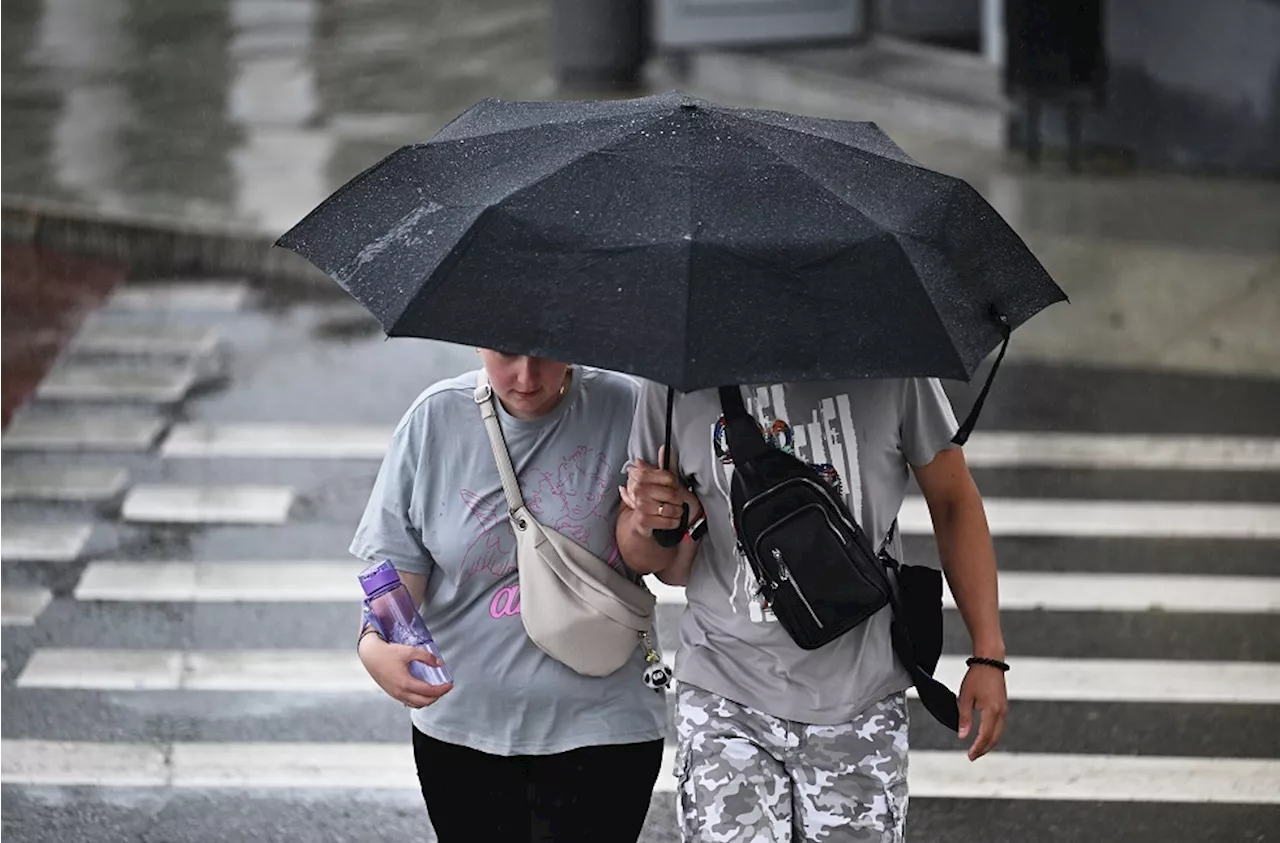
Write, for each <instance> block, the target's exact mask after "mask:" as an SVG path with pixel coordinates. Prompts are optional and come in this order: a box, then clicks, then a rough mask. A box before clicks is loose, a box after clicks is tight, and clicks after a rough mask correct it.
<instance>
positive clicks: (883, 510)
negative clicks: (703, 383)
mask: <svg viewBox="0 0 1280 843" xmlns="http://www.w3.org/2000/svg"><path fill="white" fill-rule="evenodd" d="M743 398H744V400H745V402H746V404H747V408H748V411H749V412H751V413H752V414H753V415H754V416H755V418H756V419H757V421H759V422H760V424H761V425H762V426H763V429H764V431H765V432H766V434H767V435H768V437H769V438H770V440H771V441H772V443H773V444H774V445H775V446H777V447H781V448H783V449H789V450H791V451H792V453H794V454H795V455H796V456H797V457H799V458H800V459H802V460H805V461H806V462H808V463H810V464H812V465H815V466H818V467H819V470H820V471H822V472H823V473H824V474H826V475H828V476H829V477H831V478H834V479H836V480H837V482H838V483H839V485H840V488H841V489H842V491H843V492H844V495H845V500H846V501H847V502H848V504H849V507H850V511H851V512H853V513H854V514H855V515H857V516H858V517H859V519H860V523H861V525H862V527H863V529H864V530H866V532H867V534H868V536H869V537H871V539H872V541H873V542H874V543H875V544H876V546H877V547H878V546H879V545H880V544H881V542H882V541H883V539H884V537H885V535H886V534H887V532H888V530H889V526H890V525H891V524H892V523H893V520H894V519H895V518H896V517H897V515H898V510H899V509H900V508H901V506H902V500H903V497H904V496H905V493H906V487H907V482H908V479H909V476H908V463H910V464H911V465H917V466H918V465H927V464H928V463H930V462H932V460H933V458H934V456H935V455H936V454H937V453H938V452H939V451H941V450H943V449H945V448H948V447H950V446H951V442H950V440H951V437H952V436H953V435H954V434H955V431H956V420H955V416H954V415H953V414H952V411H951V405H950V403H949V402H948V401H947V398H946V395H945V394H944V393H943V391H942V387H941V385H940V384H939V383H938V382H937V381H936V380H930V379H911V380H856V381H834V382H827V383H794V384H785V385H773V386H767V387H758V388H757V387H752V388H743ZM666 399H667V388H666V387H665V386H661V385H658V384H654V383H650V382H647V381H646V382H642V384H641V391H640V401H639V405H638V407H637V410H636V423H635V425H634V427H633V428H632V431H631V444H630V446H629V451H630V458H631V459H637V458H638V459H644V460H647V461H649V462H655V461H656V459H657V453H658V446H659V445H660V444H662V438H663V434H664V432H665V420H666ZM672 448H673V451H674V452H675V455H676V458H677V459H678V460H679V467H680V471H681V473H682V474H683V475H684V476H686V477H690V476H691V477H692V480H693V482H694V483H696V486H697V488H696V491H697V493H698V496H699V498H700V499H701V501H702V504H703V506H704V507H705V508H706V511H707V521H708V531H707V534H706V536H705V537H704V538H703V540H702V545H701V547H700V548H699V550H698V555H697V557H696V559H695V560H694V563H693V568H692V570H691V572H690V575H689V585H688V588H687V590H686V598H687V600H688V606H687V608H686V609H685V610H684V613H683V615H682V617H681V621H680V652H679V654H678V656H677V658H676V678H677V680H679V681H681V682H687V683H689V684H691V685H696V686H698V687H700V688H704V689H705V690H708V691H712V692H713V693H716V694H719V695H721V696H723V697H726V698H728V699H731V700H734V701H736V702H739V703H743V704H746V705H749V706H752V707H754V708H757V709H760V710H761V711H764V712H767V713H769V714H772V715H774V716H776V717H782V718H785V719H788V720H794V721H798V722H802V723H816V724H834V723H843V722H846V721H848V720H852V719H853V718H854V717H856V716H857V715H858V714H859V713H861V712H862V711H863V710H864V709H865V708H866V707H867V706H868V705H870V704H872V703H874V702H875V701H877V700H879V699H881V698H883V697H885V696H886V695H888V694H891V693H895V692H899V691H903V690H905V689H907V688H908V687H910V685H911V680H910V678H909V677H908V675H907V672H906V671H905V670H904V669H903V668H902V667H901V665H899V664H898V662H897V660H896V659H895V658H894V655H893V650H892V646H891V644H890V641H889V620H890V614H891V613H890V610H889V609H888V608H886V609H884V610H883V611H882V612H880V613H879V614H877V615H875V616H874V617H872V618H871V619H870V620H868V621H867V622H866V623H864V624H863V625H862V626H860V627H858V628H857V629H855V630H853V631H851V632H849V633H848V634H846V635H844V636H842V637H841V638H839V639H837V640H836V641H833V642H831V643H830V644H828V645H826V646H824V647H822V648H820V649H817V650H804V649H801V648H800V647H799V646H797V645H796V643H795V642H794V641H792V640H791V637H790V636H789V635H788V634H787V633H786V631H785V630H784V629H782V627H781V626H779V624H778V623H777V619H776V617H774V615H773V613H772V612H771V611H769V610H768V609H767V608H765V607H764V606H763V605H762V604H761V601H760V599H759V597H757V596H756V580H755V576H754V575H753V574H752V572H751V568H750V565H749V564H748V563H747V560H746V558H745V557H743V556H741V555H740V554H739V553H738V551H737V542H736V540H735V538H734V533H733V527H732V522H731V520H730V517H731V516H730V504H729V479H730V478H731V477H732V475H733V464H732V461H731V460H730V458H729V453H728V449H727V447H726V445H725V442H724V424H723V418H722V414H721V411H720V397H719V394H718V393H717V391H716V390H714V389H711V390H703V391H700V392H693V393H689V394H677V396H676V402H675V420H674V426H673V433H672ZM893 552H895V553H896V554H899V555H898V558H899V559H901V558H902V557H901V555H900V554H901V545H900V543H898V540H897V538H896V537H895V539H894V546H893Z"/></svg>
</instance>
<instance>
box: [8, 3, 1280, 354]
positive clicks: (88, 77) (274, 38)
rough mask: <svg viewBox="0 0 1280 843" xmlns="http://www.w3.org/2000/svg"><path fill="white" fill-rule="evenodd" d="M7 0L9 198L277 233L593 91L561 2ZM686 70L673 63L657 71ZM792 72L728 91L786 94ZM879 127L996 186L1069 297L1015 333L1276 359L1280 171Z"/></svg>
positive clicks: (1048, 350)
mask: <svg viewBox="0 0 1280 843" xmlns="http://www.w3.org/2000/svg"><path fill="white" fill-rule="evenodd" d="M3 22H4V36H3V37H4V47H5V49H4V53H3V108H4V128H5V131H6V143H5V144H4V152H3V185H2V186H3V193H4V196H5V200H6V202H7V203H10V204H12V203H23V202H28V203H29V202H36V203H39V202H47V201H51V200H56V201H59V202H62V203H68V204H69V205H70V206H71V207H72V208H77V207H79V208H88V209H93V210H95V211H97V212H102V213H107V214H114V215H120V216H122V217H130V218H131V217H135V216H141V217H143V218H150V219H161V220H166V221H174V220H176V221H181V222H182V223H183V224H184V225H191V226H197V227H199V226H204V227H209V228H218V229H221V228H223V227H228V226H229V227H234V228H235V230H246V229H248V230H251V231H257V232H261V233H265V234H267V235H270V236H275V235H278V234H280V233H282V232H283V231H285V230H286V229H288V228H289V227H290V226H291V225H292V224H293V223H295V222H296V221H297V220H298V219H300V218H301V217H302V216H303V215H305V213H306V212H307V211H309V210H310V209H311V208H312V207H314V206H315V205H316V204H317V203H318V202H320V201H321V200H322V199H323V198H324V197H325V196H327V195H328V194H329V193H330V192H331V191H332V190H333V189H335V188H336V187H338V186H339V185H341V184H342V183H343V182H345V181H346V180H347V179H348V178H350V177H351V176H353V175H355V174H356V173H358V172H360V171H361V170H363V169H364V168H366V167H367V166H369V165H370V164H372V163H374V162H375V161H377V160H379V159H380V158H381V157H382V156H384V155H386V154H387V153H389V152H391V151H392V150H394V149H395V148H397V147H398V146H400V145H402V144H405V143H410V142H414V141H420V140H423V139H425V138H427V137H429V136H430V135H431V134H432V133H433V132H434V131H436V130H437V129H438V128H440V127H441V126H442V125H443V124H444V123H445V122H447V121H448V120H449V119H451V118H452V117H454V116H455V115H457V114H458V113H459V112H461V111H462V110H464V109H465V108H466V107H467V106H469V105H470V104H472V103H473V102H475V101H476V100H477V99H480V98H482V97H485V96H498V97H504V98H530V99H539V98H549V97H555V96H582V95H585V94H584V93H583V92H574V91H558V90H557V89H556V86H555V84H554V82H553V80H552V78H551V75H550V73H549V65H548V55H547V49H548V44H549V37H548V34H547V26H548V11H547V4H546V2H526V0H472V2H467V3H465V4H464V3H443V2H441V3H419V2H416V1H415V0H190V2H186V3H182V4H160V3H154V2H149V1H148V0H95V2H94V3H91V4H84V3H81V2H79V0H16V2H9V3H6V4H5V6H4V11H3ZM678 84H679V83H678V81H677V80H674V79H672V78H670V77H669V76H667V75H665V74H664V73H663V72H662V71H661V69H660V68H657V67H656V66H655V70H654V72H652V73H651V74H650V78H649V80H648V82H647V87H648V89H650V90H654V89H667V88H670V87H675V86H677V85H678ZM775 88H776V89H775V90H771V91H768V92H765V91H760V92H753V93H752V94H751V95H750V96H742V95H736V96H733V97H730V98H728V99H726V100H725V101H726V102H729V103H732V104H741V105H764V106H770V107H788V105H789V103H788V99H787V98H788V96H789V95H792V94H795V93H796V91H791V90H789V89H788V87H787V85H785V84H783V85H781V86H780V87H778V86H775ZM690 91H691V92H692V93H695V94H706V95H709V96H711V95H713V94H714V92H709V91H700V90H697V89H696V88H690ZM818 113H823V112H820V111H819V112H818ZM827 116H836V117H844V118H852V119H856V118H857V117H858V116H859V115H858V114H856V113H847V112H841V111H835V112H828V113H827ZM884 127H885V129H886V130H887V131H889V133H890V134H891V135H892V136H893V137H894V138H895V139H896V140H898V142H899V143H900V144H901V145H902V146H903V147H904V148H906V149H907V151H908V152H910V153H912V154H913V155H915V156H916V157H917V158H918V159H919V160H921V161H922V162H923V163H925V164H927V165H929V166H932V167H935V168H937V169H940V170H943V171H945V172H948V173H951V174H954V175H957V176H959V177H961V178H964V179H967V180H969V181H970V182H971V183H972V184H973V185H974V186H975V187H977V188H978V189H979V190H980V191H981V192H982V193H983V194H984V195H986V196H987V198H988V199H989V200H990V201H991V202H992V203H993V204H994V205H995V206H996V207H997V209H999V210H1000V212H1001V213H1002V214H1004V215H1005V216H1006V218H1008V219H1009V220H1010V222H1011V223H1012V224H1013V225H1014V227H1015V228H1016V229H1017V230H1018V231H1019V233H1020V234H1022V235H1023V236H1024V237H1025V238H1026V239H1027V241H1028V243H1029V244H1030V245H1031V246H1032V248H1033V250H1034V251H1035V252H1036V254H1037V255H1038V256H1039V257H1040V258H1041V260H1042V261H1043V262H1044V263H1045V264H1046V265H1047V266H1048V267H1049V269H1050V271H1051V272H1052V273H1053V274H1054V275H1055V277H1056V278H1057V280H1058V281H1059V283H1060V284H1061V285H1062V286H1063V288H1064V289H1066V290H1067V292H1068V293H1069V294H1070V295H1071V297H1072V301H1073V303H1072V305H1070V306H1062V307H1057V308H1053V309H1052V310H1051V311H1049V312H1047V313H1045V314H1044V315H1042V316H1041V317H1039V318H1037V319H1036V320H1033V322H1032V323H1031V324H1029V325H1028V326H1026V328H1024V329H1023V330H1021V331H1020V332H1019V335H1018V341H1017V343H1015V345H1014V351H1013V353H1014V354H1015V355H1018V356H1021V358H1022V359H1026V360H1044V361H1049V362H1053V363H1058V362H1063V361H1074V362H1081V363H1087V364H1090V365H1101V366H1114V367H1135V368H1160V369H1170V370H1179V371H1192V372H1194V371H1201V372H1220V373H1224V374H1255V375H1264V376H1277V375H1280V333H1277V332H1276V331H1274V330H1272V326H1273V325H1274V324H1276V322H1277V320H1280V184H1276V183H1264V182H1248V181H1233V180H1225V179H1203V178H1186V177H1181V176H1174V175H1159V174H1149V173H1116V172H1096V173H1092V174H1088V175H1085V176H1081V177H1076V178H1072V177H1069V176H1067V175H1065V174H1063V173H1059V172H1057V171H1055V170H1054V169H1052V168H1047V169H1046V170H1044V171H1041V172H1030V171H1028V170H1026V168H1025V167H1023V166H1022V165H1021V164H1018V163H1016V162H1014V161H1013V160H1011V159H1009V158H1007V157H1005V156H1003V155H1001V154H1000V153H999V152H997V151H993V150H990V149H985V148H979V147H976V146H969V145H967V144H965V143H963V142H960V141H957V140H955V139H951V138H939V137H932V136H928V135H923V134H921V133H919V132H918V131H908V130H902V129H900V128H898V127H895V126H893V125H892V124H885V125H884Z"/></svg>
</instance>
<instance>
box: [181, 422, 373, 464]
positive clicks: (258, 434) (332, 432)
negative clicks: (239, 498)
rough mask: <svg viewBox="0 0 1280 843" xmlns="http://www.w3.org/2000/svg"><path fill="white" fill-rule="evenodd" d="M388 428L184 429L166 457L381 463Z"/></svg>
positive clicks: (280, 426)
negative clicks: (334, 460) (332, 460)
mask: <svg viewBox="0 0 1280 843" xmlns="http://www.w3.org/2000/svg"><path fill="white" fill-rule="evenodd" d="M391 433H392V427H389V426H387V425H376V424H370V425H337V424H334V425H324V424H179V425H175V426H174V427H173V430H172V431H171V432H170V433H169V436H167V437H166V438H165V441H164V444H163V446H162V448H161V453H162V454H163V455H164V456H166V457H255V458H264V459H290V458H293V459H381V458H382V455H383V453H384V452H385V451H386V449H387V443H388V442H389V441H390V439H391Z"/></svg>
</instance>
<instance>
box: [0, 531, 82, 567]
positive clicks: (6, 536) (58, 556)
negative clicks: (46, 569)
mask: <svg viewBox="0 0 1280 843" xmlns="http://www.w3.org/2000/svg"><path fill="white" fill-rule="evenodd" d="M92 534H93V525H92V524H84V523H79V522H72V523H57V522H55V523H40V524H14V523H13V522H9V523H8V524H5V525H4V530H3V531H2V532H0V558H3V559H4V561H5V562H74V561H76V560H77V559H79V558H80V554H81V552H82V551H83V550H84V546H85V545H86V544H88V542H89V537H90V536H91V535H92Z"/></svg>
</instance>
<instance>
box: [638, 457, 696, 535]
mask: <svg viewBox="0 0 1280 843" xmlns="http://www.w3.org/2000/svg"><path fill="white" fill-rule="evenodd" d="M663 450H664V449H662V448H659V449H658V462H659V464H661V462H662V455H663ZM618 491H619V494H620V495H621V496H622V502H623V503H624V504H625V505H626V506H627V507H629V508H630V509H632V510H635V513H636V514H635V518H634V520H633V522H632V523H633V525H634V526H635V528H636V529H637V530H640V531H641V532H642V533H644V534H645V535H653V531H654V530H674V529H676V528H677V527H679V526H680V524H681V520H682V518H683V516H684V506H685V505H686V504H687V505H688V506H689V521H694V520H696V519H697V518H698V516H699V515H700V514H701V513H702V503H701V502H700V501H699V500H698V496H697V495H695V494H694V493H693V492H691V491H689V490H688V489H686V488H685V486H684V484H683V483H681V482H680V478H679V477H677V476H676V475H675V473H673V472H670V471H664V470H662V469H661V468H658V467H657V466H655V465H650V464H649V463H647V462H645V461H644V460H636V461H635V463H634V464H633V465H632V466H631V467H630V468H629V469H627V485H626V486H624V487H622V488H620V489H619V490H618Z"/></svg>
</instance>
